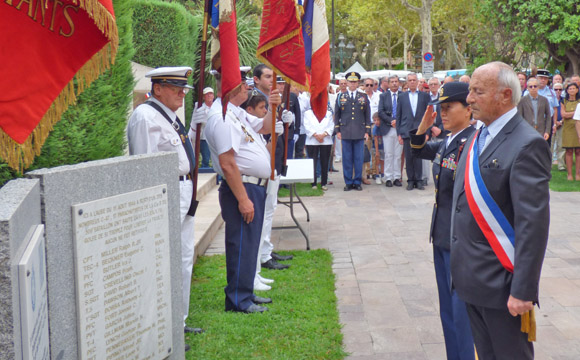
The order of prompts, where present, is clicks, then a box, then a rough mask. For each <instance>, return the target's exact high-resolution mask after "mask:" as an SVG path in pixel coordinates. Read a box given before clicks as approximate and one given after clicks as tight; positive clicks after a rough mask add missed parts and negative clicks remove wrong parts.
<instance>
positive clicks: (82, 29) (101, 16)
mask: <svg viewBox="0 0 580 360" xmlns="http://www.w3.org/2000/svg"><path fill="white" fill-rule="evenodd" d="M0 34H1V35H0V36H1V40H0V43H1V44H2V45H1V46H0V65H1V66H0V79H2V83H3V84H5V86H4V90H3V91H2V92H1V93H0V157H2V159H3V160H4V161H6V162H7V163H8V165H9V166H10V167H12V168H13V169H17V170H19V171H22V170H23V169H25V168H27V167H28V166H30V164H32V162H33V160H34V157H35V156H36V155H39V154H40V150H41V148H42V145H43V144H44V141H45V140H46V138H47V137H48V134H49V132H50V131H51V130H52V127H53V125H54V124H56V123H57V122H58V121H59V120H60V119H61V116H62V114H63V113H64V111H65V110H66V109H67V107H68V106H69V105H71V104H74V103H75V102H76V96H78V95H79V94H80V93H81V92H83V90H84V89H85V88H86V87H88V86H89V85H90V84H91V82H93V81H94V80H96V79H97V78H98V77H99V75H100V74H102V73H103V72H104V71H105V70H106V69H107V68H108V67H109V66H110V64H111V63H112V62H114V59H115V54H116V51H117V47H118V42H119V40H118V33H117V26H116V23H115V14H114V11H113V4H112V0H61V1H53V2H49V1H48V0H30V1H26V2H23V1H15V0H14V1H13V0H4V1H1V2H0Z"/></svg>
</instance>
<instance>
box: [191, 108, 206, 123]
mask: <svg viewBox="0 0 580 360" xmlns="http://www.w3.org/2000/svg"><path fill="white" fill-rule="evenodd" d="M191 123H192V124H205V123H207V114H206V112H205V109H204V108H198V109H195V110H193V114H192V115H191Z"/></svg>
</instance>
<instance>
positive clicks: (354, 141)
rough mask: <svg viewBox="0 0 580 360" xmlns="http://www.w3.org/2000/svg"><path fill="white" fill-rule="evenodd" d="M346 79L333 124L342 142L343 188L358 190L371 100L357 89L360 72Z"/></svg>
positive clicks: (368, 125)
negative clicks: (345, 87) (344, 90)
mask: <svg viewBox="0 0 580 360" xmlns="http://www.w3.org/2000/svg"><path fill="white" fill-rule="evenodd" d="M346 81H347V87H348V89H347V90H348V91H347V92H345V93H341V94H340V95H339V96H338V98H337V99H336V111H335V114H334V126H335V130H336V137H337V138H338V140H341V142H342V170H343V175H344V182H345V184H346V186H345V187H344V191H350V190H352V189H355V190H359V191H360V190H362V186H361V182H362V168H363V158H364V141H365V140H367V139H368V138H369V136H370V132H371V114H370V111H371V110H370V101H369V98H368V97H367V95H366V94H365V93H362V92H359V91H358V90H357V89H358V84H359V81H360V74H359V73H357V72H354V71H353V72H351V73H348V74H347V76H346ZM353 171H354V176H353Z"/></svg>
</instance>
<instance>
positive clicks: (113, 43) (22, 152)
mask: <svg viewBox="0 0 580 360" xmlns="http://www.w3.org/2000/svg"><path fill="white" fill-rule="evenodd" d="M78 1H79V2H80V7H81V8H82V9H84V10H85V11H86V12H87V14H88V15H89V17H90V18H91V19H93V20H94V21H95V25H96V26H97V27H98V28H99V30H100V31H101V32H102V33H103V34H104V35H105V36H106V37H107V38H108V39H109V42H108V43H107V44H106V45H105V46H103V48H102V49H101V50H99V51H98V52H97V53H96V54H95V55H93V57H92V58H91V59H90V60H89V61H87V62H86V63H85V64H84V65H83V66H82V67H81V68H80V70H79V71H78V72H77V73H76V74H75V76H74V78H73V79H72V80H71V81H70V82H69V83H68V84H67V85H66V86H65V87H64V89H63V90H62V91H61V92H60V94H59V95H58V96H57V97H56V99H55V100H54V102H53V103H52V105H51V106H50V108H49V109H48V110H47V111H46V113H45V114H44V116H43V117H42V119H41V120H40V122H39V123H38V125H36V128H35V129H34V130H33V131H32V132H31V133H30V135H29V136H28V138H27V139H26V140H25V141H24V143H22V144H19V143H17V142H16V141H14V139H12V138H11V137H10V136H8V134H6V133H5V132H4V131H3V130H2V129H0V157H1V158H2V159H3V160H4V161H5V162H6V163H7V164H8V166H10V167H11V168H12V169H14V170H16V171H18V172H20V173H22V172H23V171H24V169H27V168H28V167H29V166H30V165H32V163H33V162H34V158H35V157H36V156H38V155H40V153H41V149H42V145H44V142H45V141H46V138H47V137H48V135H49V134H50V131H51V130H52V129H53V127H54V125H55V124H56V123H57V122H59V121H60V119H61V117H62V114H63V113H64V112H65V111H66V109H67V108H68V107H69V106H70V105H74V104H76V100H77V96H78V95H80V94H81V93H82V92H83V91H84V90H85V89H86V88H87V87H89V85H90V84H91V83H92V82H93V81H95V80H96V79H97V78H98V77H99V76H100V75H101V74H102V73H103V72H105V71H106V70H107V69H109V67H110V66H111V65H112V64H114V63H115V56H116V55H117V49H118V47H119V34H118V30H117V24H116V23H115V18H114V17H113V15H112V14H111V13H110V12H109V11H108V10H107V9H106V8H105V7H104V6H103V5H102V4H101V3H100V2H99V1H98V0H78ZM73 2H74V3H75V4H76V3H77V0H73ZM75 80H76V82H77V87H76V93H75V86H74V82H75Z"/></svg>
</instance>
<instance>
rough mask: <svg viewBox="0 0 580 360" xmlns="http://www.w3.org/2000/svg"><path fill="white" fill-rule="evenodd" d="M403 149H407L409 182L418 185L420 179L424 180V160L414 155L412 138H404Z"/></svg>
mask: <svg viewBox="0 0 580 360" xmlns="http://www.w3.org/2000/svg"><path fill="white" fill-rule="evenodd" d="M403 150H404V151H405V163H406V164H407V165H406V166H407V182H408V183H413V184H415V185H417V184H418V183H419V182H420V181H423V163H422V161H423V160H422V159H419V158H418V157H415V156H413V152H412V151H411V140H410V139H403Z"/></svg>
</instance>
